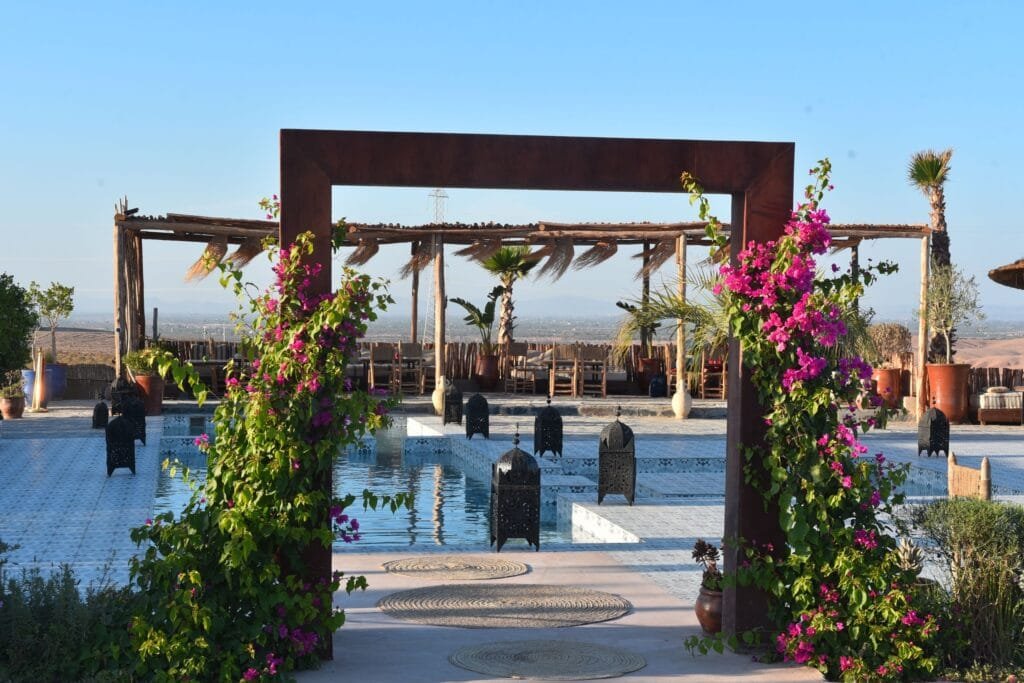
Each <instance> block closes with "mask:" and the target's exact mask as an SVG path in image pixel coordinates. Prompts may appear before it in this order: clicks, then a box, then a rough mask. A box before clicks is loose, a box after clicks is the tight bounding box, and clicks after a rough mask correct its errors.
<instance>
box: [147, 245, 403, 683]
mask: <svg viewBox="0 0 1024 683" xmlns="http://www.w3.org/2000/svg"><path fill="white" fill-rule="evenodd" d="M270 252H271V258H272V260H273V261H274V266H273V268H274V274H275V276H276V280H275V282H274V284H273V286H272V287H270V289H269V290H268V291H267V292H265V293H263V294H259V295H257V296H255V297H254V298H251V299H250V298H249V297H245V296H244V295H245V293H246V292H247V291H249V288H248V287H247V286H246V285H245V284H243V282H242V276H241V272H240V271H238V270H234V269H231V268H230V267H225V268H224V273H223V275H222V278H221V279H222V282H224V283H225V284H226V285H229V286H232V287H233V288H234V289H235V291H236V293H238V294H240V295H242V296H243V298H244V300H246V301H248V307H249V309H250V310H249V312H248V313H247V314H246V315H245V316H243V318H242V319H243V320H245V321H246V322H244V323H242V324H244V325H246V326H247V327H248V329H247V330H246V334H245V335H244V336H245V338H246V339H247V340H248V342H247V349H246V353H245V356H244V358H243V359H242V360H241V361H237V362H236V363H234V364H232V365H231V366H229V368H228V373H227V380H226V390H225V395H224V397H223V400H222V401H221V403H220V405H219V406H218V407H217V410H216V413H215V418H214V423H215V426H216V438H215V439H212V440H211V439H208V438H205V437H201V438H200V439H197V445H199V446H200V447H201V448H202V449H204V450H206V451H207V455H208V468H207V469H208V474H207V480H206V482H205V484H204V485H203V486H202V487H200V488H199V489H198V490H197V491H196V492H195V494H194V496H193V498H192V501H191V502H190V503H189V505H188V506H187V507H186V509H185V511H184V512H183V513H182V515H181V516H180V517H179V518H178V519H174V516H173V515H172V514H170V513H167V514H163V515H160V516H158V517H157V518H156V519H153V520H147V523H146V524H145V525H144V526H141V527H139V528H137V529H135V530H133V532H132V537H133V539H134V540H135V541H136V542H138V543H141V544H146V546H147V547H146V550H145V553H144V555H143V556H142V557H141V558H139V559H137V560H134V561H133V564H132V577H133V582H134V583H135V585H136V586H137V587H138V588H139V589H140V593H141V605H140V608H139V610H138V611H137V613H136V614H135V616H134V619H133V621H132V624H131V635H132V640H133V643H134V644H135V646H136V647H137V649H138V653H139V656H140V658H141V661H142V666H143V671H142V672H141V674H142V675H143V677H152V678H155V679H158V680H175V681H182V680H236V681H237V680H265V679H275V680H277V679H279V678H280V677H281V676H283V675H284V674H285V673H286V672H287V671H289V670H291V669H294V668H301V667H305V666H307V665H312V664H314V663H315V662H316V661H317V652H318V651H319V650H320V649H321V648H322V647H323V646H324V643H325V642H326V641H327V639H330V638H331V637H332V633H333V632H334V630H335V629H336V628H338V627H339V626H340V625H341V624H342V623H343V622H344V613H343V612H341V611H340V610H338V609H336V608H335V607H334V606H333V600H332V597H333V594H334V592H335V591H336V590H338V588H339V587H340V585H341V581H342V578H343V577H342V576H341V574H340V573H339V572H336V573H335V574H334V575H333V576H331V577H324V576H316V575H315V573H314V572H313V570H311V567H310V562H309V558H310V556H311V555H315V554H316V552H315V551H316V549H317V548H320V549H321V550H323V549H326V550H327V551H328V552H329V549H330V548H331V546H332V543H333V542H334V541H335V540H336V538H337V539H340V540H344V541H352V540H358V535H359V524H358V521H357V520H355V519H352V518H350V517H349V516H348V514H347V512H346V508H347V507H348V506H350V505H351V504H352V503H354V502H355V500H356V497H355V496H353V495H347V496H345V497H344V498H340V499H339V498H335V497H332V495H331V494H330V492H329V491H328V490H326V487H325V485H324V484H325V482H327V481H329V479H330V476H331V471H332V466H333V462H334V458H335V456H336V455H337V454H338V452H339V449H341V448H344V447H345V446H346V445H350V444H354V443H356V441H357V440H358V439H359V438H360V437H362V436H364V435H366V434H368V433H372V432H374V431H375V430H377V429H379V428H381V427H382V426H385V425H386V423H387V420H388V418H387V408H388V404H387V400H386V399H382V398H380V397H377V396H371V395H369V394H367V393H366V392H362V391H357V390H354V389H353V387H352V386H351V384H350V382H349V381H348V380H346V379H345V369H346V366H347V365H348V362H349V357H350V356H354V355H357V343H358V340H359V339H360V338H361V337H362V336H363V335H364V333H365V332H366V325H367V322H368V321H370V320H373V319H375V317H376V313H375V310H377V309H382V308H384V307H385V305H386V304H387V303H388V302H389V301H390V299H389V297H388V296H387V293H386V290H385V289H384V286H383V285H382V284H381V283H379V282H376V281H373V280H371V279H370V278H369V277H368V276H365V275H358V274H356V273H354V272H352V271H347V270H346V271H345V272H344V274H343V276H342V278H341V284H340V286H339V288H338V289H337V290H336V291H335V292H333V293H327V294H315V293H313V292H312V289H311V281H312V280H313V279H314V278H316V276H317V275H318V274H319V272H320V268H321V266H319V265H310V264H308V263H306V261H307V259H308V255H309V254H311V253H312V235H310V234H308V233H307V234H304V235H301V236H300V237H299V238H298V239H297V241H296V243H295V244H293V245H289V246H287V247H285V248H280V249H275V248H272V249H271V250H270ZM166 363H167V367H164V368H162V371H163V372H167V371H168V370H170V371H172V372H173V373H174V375H175V378H176V379H177V380H178V381H179V382H185V383H192V382H194V380H195V376H194V371H192V370H191V369H189V368H188V367H171V361H170V360H168V361H166ZM363 499H364V501H365V502H366V503H367V504H369V505H372V506H374V507H375V506H376V505H378V504H390V505H391V506H392V508H393V509H394V508H395V507H397V506H398V505H401V504H404V503H406V502H407V501H406V497H405V496H404V495H401V494H400V495H398V496H395V497H387V496H383V497H378V496H375V495H374V494H372V493H370V492H369V491H365V492H363ZM365 586H366V582H365V579H364V578H363V577H348V578H347V579H346V582H345V587H346V589H347V590H348V591H349V592H351V591H352V590H354V589H356V588H365Z"/></svg>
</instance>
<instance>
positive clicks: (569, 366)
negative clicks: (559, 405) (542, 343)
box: [550, 344, 580, 396]
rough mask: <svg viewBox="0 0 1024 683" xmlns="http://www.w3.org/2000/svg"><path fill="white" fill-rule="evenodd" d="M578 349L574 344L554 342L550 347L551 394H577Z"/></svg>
mask: <svg viewBox="0 0 1024 683" xmlns="http://www.w3.org/2000/svg"><path fill="white" fill-rule="evenodd" d="M578 351H579V349H578V347H577V346H576V345H575V344H556V345H555V346H554V347H552V349H551V382H550V393H551V395H552V396H556V395H559V394H561V395H566V396H578V395H579V394H578V389H579V368H580V365H579V353H578Z"/></svg>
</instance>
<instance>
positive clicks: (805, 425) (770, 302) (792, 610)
mask: <svg viewBox="0 0 1024 683" xmlns="http://www.w3.org/2000/svg"><path fill="white" fill-rule="evenodd" d="M830 173H831V166H830V164H829V162H828V161H827V160H825V161H822V162H820V163H819V165H818V166H817V167H816V168H814V169H812V170H811V174H812V176H813V177H814V180H813V182H812V183H811V184H810V185H809V186H808V187H807V189H806V193H805V201H804V203H802V204H800V205H799V206H798V207H797V209H796V210H795V211H794V212H793V213H792V216H791V218H790V220H789V222H788V223H787V224H786V226H785V231H784V234H783V235H782V236H781V237H780V238H779V239H777V240H773V241H770V242H765V243H757V242H751V243H750V244H748V245H746V246H745V248H743V249H742V250H741V252H740V254H739V258H738V260H737V261H736V262H735V263H726V264H725V265H723V266H722V268H721V280H720V282H719V284H718V285H717V290H718V291H719V292H720V293H721V295H722V297H723V300H724V302H725V306H726V309H727V311H728V314H729V317H730V323H731V327H732V330H731V331H732V333H733V335H735V336H736V337H737V338H738V339H739V340H740V342H741V344H742V348H743V363H744V367H745V369H746V372H748V373H749V375H750V377H751V379H752V382H753V384H754V386H755V387H756V390H757V392H758V397H759V400H760V402H761V405H762V406H764V407H765V421H766V436H765V439H764V445H763V446H755V447H749V445H748V447H745V448H744V452H745V457H746V458H747V460H748V462H754V461H757V462H760V463H763V470H760V468H752V467H749V466H748V467H747V468H746V469H747V477H748V481H751V483H752V485H753V486H755V487H757V488H758V489H759V490H760V491H761V493H762V495H763V496H764V498H765V500H766V504H767V502H768V501H778V504H779V509H780V512H779V523H780V526H781V529H782V531H783V533H784V537H785V541H786V542H785V547H782V548H775V547H771V546H770V545H768V544H765V545H759V544H757V543H756V541H755V540H754V539H733V540H732V542H734V543H739V544H741V546H740V547H741V548H742V554H741V556H743V557H745V558H746V559H745V560H744V561H743V562H741V565H740V567H739V568H738V571H737V572H736V573H735V575H734V576H733V578H732V580H734V581H738V582H740V583H743V584H749V583H752V584H754V585H757V586H759V587H760V588H762V589H764V590H765V591H767V592H768V593H769V594H770V596H771V598H772V600H771V604H772V614H771V616H772V618H773V621H774V623H775V624H776V628H777V629H778V630H777V632H776V633H775V635H774V637H773V638H772V640H773V644H774V646H775V649H776V650H777V652H778V654H779V655H780V656H781V657H782V658H783V659H785V660H787V661H796V662H799V663H802V664H807V665H810V666H813V667H815V668H817V669H819V670H820V671H822V672H823V673H824V674H825V675H826V677H828V678H829V679H831V680H844V681H871V680H906V679H915V678H927V677H929V676H930V674H931V672H933V671H934V670H935V668H936V666H937V660H936V657H935V656H934V654H933V653H932V652H931V649H932V647H933V646H932V643H933V642H934V639H935V633H936V631H937V629H938V625H937V619H936V617H935V616H933V615H932V614H929V613H926V612H925V611H924V610H922V609H919V608H918V607H917V602H916V600H915V590H916V589H915V584H914V581H915V577H914V576H913V574H912V573H910V572H907V571H905V570H903V569H901V568H900V567H899V565H898V564H897V561H896V557H895V554H894V550H895V548H896V542H895V539H894V538H893V536H892V535H890V533H889V531H890V529H889V527H888V525H887V523H886V522H885V520H886V519H887V516H888V515H889V514H890V513H891V512H892V506H893V505H894V504H897V503H899V502H902V494H897V493H895V492H894V489H895V488H896V487H898V486H899V485H900V484H901V483H902V482H903V481H904V480H905V479H906V468H905V467H896V466H894V465H893V464H892V463H889V462H886V459H885V456H884V455H883V454H882V453H872V452H870V451H869V449H868V448H867V446H865V445H864V444H863V443H862V442H861V441H860V439H859V438H858V437H859V435H860V434H862V433H863V432H865V431H867V430H868V429H869V428H870V427H871V426H873V420H871V419H868V420H864V421H859V420H858V419H857V415H856V412H855V404H856V400H857V398H858V395H860V394H861V393H866V392H867V390H868V388H869V380H870V378H871V367H870V366H869V365H868V364H867V363H866V362H865V361H864V360H863V359H861V358H856V357H854V358H835V359H834V358H832V357H831V354H829V353H828V352H827V351H828V349H830V348H832V347H834V346H835V345H836V342H837V340H839V339H841V338H842V337H843V336H844V335H846V333H847V330H846V327H845V325H844V324H843V322H842V319H841V318H842V316H841V313H842V312H843V310H844V309H846V308H847V307H849V306H851V305H852V304H853V302H854V301H855V299H856V298H857V297H859V296H861V295H862V293H863V289H864V285H865V284H867V283H869V282H870V281H871V280H872V279H873V278H875V277H877V275H878V274H882V273H887V272H891V271H892V270H893V269H894V267H893V266H891V265H889V264H886V263H883V264H879V265H878V266H876V267H874V268H871V269H866V270H865V271H862V272H861V273H860V275H856V274H853V273H848V272H846V273H838V268H836V267H833V273H832V274H831V275H829V276H826V275H824V274H822V273H821V272H819V270H818V266H817V263H816V257H818V256H820V255H821V254H824V253H825V252H826V251H827V250H828V248H829V246H830V243H831V237H830V235H829V232H828V223H829V217H828V214H827V213H826V212H825V211H824V210H823V209H822V208H821V207H820V205H819V204H820V201H821V199H822V197H823V196H824V193H825V191H826V189H831V186H830V185H829V176H830ZM683 184H684V187H685V188H686V189H687V190H688V191H689V192H690V193H691V197H692V199H693V201H695V202H697V203H698V204H699V206H700V213H701V218H702V219H704V220H707V221H708V236H709V237H710V238H711V240H712V241H713V242H714V244H715V245H716V247H717V248H719V249H721V248H726V246H727V241H726V240H727V238H726V236H725V235H724V233H723V231H722V229H721V225H720V224H719V223H718V221H717V220H716V219H715V218H714V217H713V216H712V215H710V209H709V204H708V201H707V199H706V198H705V197H704V195H703V192H702V190H701V188H700V186H699V184H698V183H697V181H696V180H695V179H694V178H692V177H690V176H689V175H687V174H684V175H683ZM759 471H763V475H759V474H757V473H758V472H759ZM728 540H729V539H727V541H728Z"/></svg>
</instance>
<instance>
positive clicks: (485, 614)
mask: <svg viewBox="0 0 1024 683" xmlns="http://www.w3.org/2000/svg"><path fill="white" fill-rule="evenodd" d="M377 607H379V608H380V609H381V611H383V612H384V613H385V614H387V615H389V616H392V617H395V618H396V619H402V620H404V621H414V622H416V623H419V624H432V625H434V626H461V627H463V628H555V627H562V626H579V625H580V624H593V623H595V622H598V621H608V620H609V619H616V618H618V617H621V616H622V615H623V614H627V613H628V612H629V610H630V609H632V607H633V606H632V605H631V604H630V603H629V601H628V600H624V599H623V598H620V597H619V596H617V595H612V594H611V593H603V592H601V591H594V590H588V589H585V588H575V587H572V586H548V585H543V584H532V583H477V584H447V585H443V586H427V587H425V588H415V589H413V590H407V591H400V592H398V593H392V594H391V595H387V596H385V597H383V598H381V600H380V602H378V603H377Z"/></svg>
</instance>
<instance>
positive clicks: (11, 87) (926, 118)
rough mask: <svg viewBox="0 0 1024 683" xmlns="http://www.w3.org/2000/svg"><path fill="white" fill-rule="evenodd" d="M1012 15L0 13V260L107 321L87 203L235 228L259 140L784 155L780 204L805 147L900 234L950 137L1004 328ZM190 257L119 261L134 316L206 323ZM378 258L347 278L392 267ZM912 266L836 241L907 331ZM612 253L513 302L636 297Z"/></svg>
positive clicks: (852, 11) (105, 213) (451, 9)
mask: <svg viewBox="0 0 1024 683" xmlns="http://www.w3.org/2000/svg"><path fill="white" fill-rule="evenodd" d="M1022 15H1024V10H1022V9H1021V5H1020V4H1019V3H1017V2H974V3H962V2H961V3H944V2H927V3H925V2H891V1H889V2H859V3H822V2H814V3H787V2H781V3H765V2H708V3H680V2H668V3H623V2H615V3H602V2H593V1H591V2H579V3H570V2H564V3H556V2H543V3H541V2H519V3H510V2H505V3H496V2H466V3H453V2H434V3H384V2H380V3H353V2H349V3H343V2H329V3H328V2H323V3H273V4H266V3H260V2H246V3H241V2H231V3H210V2H203V3H198V2H177V3H161V4H157V3H137V2H133V3H108V2H94V3H78V2H76V3H59V2H58V3H46V4H43V3H6V4H5V11H4V21H3V23H2V25H0V86H2V90H0V93H2V95H0V102H2V103H3V106H0V150H2V152H0V196H2V198H3V204H4V212H3V214H2V216H0V234H2V236H3V240H2V241H0V271H6V272H9V273H11V274H13V275H14V277H15V279H16V280H18V281H20V282H21V283H23V284H26V285H27V284H28V282H29V281H30V280H33V279H34V280H38V281H41V282H43V283H46V282H49V281H51V280H57V281H60V282H63V283H65V284H70V285H74V286H75V287H76V290H77V293H78V297H77V304H78V310H79V311H80V312H98V313H101V314H108V315H109V312H110V308H111V306H112V303H111V302H112V297H111V283H112V274H111V272H112V268H111V258H112V257H111V254H112V247H111V217H112V214H113V207H114V203H115V201H116V200H117V199H118V198H119V197H121V196H123V195H127V197H128V199H129V203H130V205H131V206H133V207H139V209H140V211H141V213H143V214H163V213H166V212H177V213H198V214H205V215H214V216H233V217H250V218H260V217H262V213H261V212H260V211H259V210H258V208H257V206H256V204H257V201H258V200H259V198H260V197H261V196H264V195H269V194H270V193H273V192H275V191H276V189H277V186H278V182H279V181H278V162H277V155H278V148H277V141H278V131H279V130H280V129H281V128H324V129H353V130H395V131H445V132H480V133H512V134H515V133H521V134H545V135H594V136H610V137H652V138H688V139H721V140H772V141H792V142H795V143H796V150H797V164H796V165H797V178H796V182H797V187H798V188H800V187H802V185H803V183H804V182H805V175H804V171H805V169H807V168H809V167H810V166H811V165H813V163H814V162H815V161H816V160H817V159H819V158H821V157H824V156H829V157H830V158H831V159H832V160H833V164H834V168H835V176H834V183H835V185H836V191H835V192H833V193H832V194H831V195H830V196H829V197H828V198H827V199H826V208H827V209H828V210H829V212H830V213H831V215H832V216H833V220H834V221H835V222H858V223H860V222H878V223H914V222H917V223H924V222H927V220H928V204H927V201H926V200H925V198H924V197H923V195H921V194H920V193H919V192H918V191H917V190H915V189H913V188H912V187H910V186H909V185H908V183H907V181H906V165H907V161H908V159H909V158H910V156H911V155H912V154H913V153H914V152H916V151H919V150H922V149H927V148H935V149H942V148H945V147H952V148H954V150H955V154H954V157H953V161H952V173H951V176H950V180H949V182H948V185H947V204H948V211H947V216H948V222H949V229H950V234H951V239H952V253H953V259H954V261H955V263H956V264H958V265H960V266H961V267H963V268H964V269H965V270H966V271H968V272H970V273H974V274H976V275H977V276H978V278H979V282H980V285H981V298H982V303H983V305H984V306H985V308H986V309H987V311H988V312H989V316H990V317H991V318H996V319H1007V318H1024V312H1022V313H1017V310H1018V309H1020V304H1021V303H1024V298H1022V297H1024V292H1021V291H1018V290H1012V289H1008V288H1005V287H1001V286H999V285H996V284H994V283H992V282H991V281H989V280H988V279H987V277H985V274H986V273H987V271H988V270H989V269H991V268H993V267H996V266H998V265H1002V264H1004V263H1007V262H1010V261H1013V260H1016V259H1018V258H1021V257H1024V237H1022V233H1021V230H1020V228H1021V226H1022V219H1021V217H1020V216H1021V210H1020V209H1021V206H1020V205H1021V200H1020V196H1021V189H1020V187H1021V185H1022V181H1024V172H1022V171H1021V170H1020V169H1021V167H1020V166H1017V165H1016V162H1014V161H1013V160H1014V159H1018V160H1020V159H1021V158H1024V135H1022V134H1021V128H1020V127H1021V125H1022V123H1024V88H1022V84H1024V77H1022V75H1021V72H1022V67H1024V57H1022V56H1021V53H1020V41H1019V27H1020V26H1021V24H1022V20H1024V16H1022ZM681 170H682V169H681ZM429 191H430V189H429V188H422V189H419V188H416V189H402V190H381V189H367V188H347V189H345V190H344V191H342V190H340V189H339V190H336V191H335V195H334V214H335V216H336V217H341V216H346V217H348V218H349V219H350V220H366V221H377V220H382V221H389V222H392V221H393V222H402V223H420V222H425V221H428V220H429V219H430V218H431V217H432V215H433V205H432V201H431V199H430V198H429V197H428V196H427V194H428V192H429ZM448 194H449V195H450V199H449V201H448V205H447V210H446V215H447V217H448V218H449V219H450V220H463V221H487V220H494V221H503V222H515V221H536V220H539V219H549V220H610V221H615V220H659V221H660V220H689V219H692V218H693V217H694V214H693V210H692V209H691V208H690V206H689V204H688V202H687V201H686V198H685V196H683V195H682V194H680V195H679V196H675V195H657V196H652V195H620V194H606V195H595V194H583V193H546V192H543V193H542V192H535V193H524V192H482V191H467V190H459V189H450V190H449V191H448ZM715 206H716V208H717V209H718V210H719V212H720V214H721V215H722V216H728V202H727V201H726V200H724V199H719V200H718V201H717V202H716V204H715ZM200 251H201V246H199V245H175V244H173V243H164V242H161V243H156V242H150V243H147V244H146V261H145V272H146V278H147V281H146V283H147V294H146V300H147V305H148V306H153V305H158V306H160V307H161V312H164V311H167V312H168V313H172V312H186V311H189V310H196V311H202V312H209V311H223V312H225V313H226V312H227V311H229V310H231V308H232V304H231V301H230V298H229V297H228V296H227V295H225V294H223V293H220V292H219V291H218V287H217V285H216V284H215V283H214V282H213V281H212V279H211V281H210V282H207V283H203V284H199V285H197V284H186V283H184V282H183V281H182V274H183V273H184V271H185V269H186V268H187V267H188V265H189V264H190V263H191V262H192V261H193V260H194V259H195V258H196V257H198V255H199V253H200ZM623 251H625V250H623ZM406 253H407V251H406V248H402V249H399V248H395V249H393V250H391V251H387V250H382V252H381V254H380V255H378V257H376V258H375V259H374V260H373V261H371V262H370V266H369V267H370V269H371V270H372V271H373V272H375V273H377V274H380V275H382V276H387V277H392V278H394V277H396V276H397V272H396V271H397V268H398V267H399V265H400V264H401V263H402V261H403V260H404V258H405V256H406ZM919 253H920V252H919V244H918V243H917V242H916V241H909V240H886V241H882V242H878V243H875V245H873V246H867V247H865V248H863V249H862V258H864V259H866V258H872V257H873V258H876V259H877V258H883V257H888V258H891V259H895V260H897V261H899V262H900V263H902V264H903V267H902V272H901V273H900V274H899V275H898V276H894V277H892V278H890V279H889V280H888V281H887V282H884V283H882V284H879V285H877V286H876V287H875V288H874V290H873V291H872V292H871V294H870V295H869V297H868V304H869V305H872V306H874V307H875V308H876V309H877V310H878V312H879V316H880V317H883V318H897V319H899V318H909V316H910V314H911V311H912V310H913V309H914V308H915V301H916V298H917V282H918V276H919V273H918V263H919ZM635 263H636V261H635V260H633V259H630V258H629V257H628V255H627V254H624V253H620V255H619V256H617V257H615V258H614V259H613V260H612V261H609V262H607V263H606V264H604V265H602V266H600V267H597V268H595V269H592V270H589V271H584V272H582V273H577V272H574V271H570V273H569V274H568V275H567V276H566V277H565V278H563V279H562V280H561V281H559V282H558V284H557V286H552V284H551V283H550V282H549V281H547V280H542V281H537V282H534V281H533V280H532V279H531V280H530V281H527V282H526V283H523V284H522V285H521V286H520V288H519V296H518V297H517V298H519V299H520V300H521V301H523V302H524V306H526V309H527V312H529V311H534V310H537V309H538V307H540V308H543V306H541V304H542V303H543V301H544V300H545V299H547V300H548V302H549V303H548V306H549V307H550V309H551V312H554V313H559V312H561V311H564V310H565V309H564V308H561V309H560V308H558V307H557V306H553V305H552V304H551V303H550V297H552V295H553V294H554V293H555V292H556V288H557V293H558V294H559V295H561V296H565V297H571V298H570V299H568V300H569V301H571V302H574V303H573V306H571V307H570V309H571V311H577V312H585V313H591V312H597V311H604V310H605V309H607V311H608V312H609V313H613V312H614V311H615V310H616V309H614V307H613V302H614V300H615V299H617V298H623V297H628V296H630V295H632V294H635V293H636V291H637V290H638V288H639V287H638V284H637V282H636V281H634V280H633V271H634V270H635ZM256 264H259V265H255V264H254V265H253V266H250V271H251V274H252V276H253V278H254V279H257V280H265V271H266V267H265V265H264V264H265V261H257V262H256ZM667 271H668V269H666V276H667V275H668V272H667ZM428 277H429V276H428ZM447 277H448V287H447V289H448V292H449V295H450V296H463V297H466V298H470V299H474V298H477V299H482V298H483V292H485V291H486V290H487V289H488V288H489V287H490V285H491V282H490V281H489V279H488V278H487V276H486V275H485V274H484V273H483V271H482V270H481V269H480V268H479V267H478V266H476V265H474V264H472V263H469V262H466V261H463V260H462V259H457V258H451V259H449V264H448V267H447ZM407 289H408V287H407V284H406V283H402V282H396V283H395V284H394V290H395V292H394V293H395V295H396V297H397V298H399V299H401V298H403V297H406V296H407V294H406V292H407ZM571 311H570V312H571Z"/></svg>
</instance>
